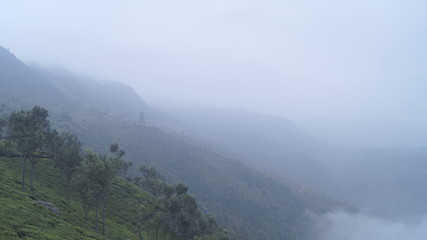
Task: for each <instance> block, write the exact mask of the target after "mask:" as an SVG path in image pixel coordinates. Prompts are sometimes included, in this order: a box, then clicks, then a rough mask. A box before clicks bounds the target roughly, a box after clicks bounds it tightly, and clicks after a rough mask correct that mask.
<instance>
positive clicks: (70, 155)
mask: <svg viewBox="0 0 427 240" xmlns="http://www.w3.org/2000/svg"><path fill="white" fill-rule="evenodd" d="M58 141H59V142H60V145H59V147H58V149H57V154H55V155H56V159H55V164H56V166H57V167H58V168H59V169H61V171H62V174H63V176H64V179H65V190H66V192H67V202H68V203H69V202H70V191H71V188H70V182H71V177H72V176H73V175H74V174H75V172H76V170H77V167H78V166H79V165H80V163H81V162H82V160H83V158H82V156H81V144H80V142H79V141H78V140H77V137H76V136H74V135H71V134H70V133H68V132H63V133H61V135H60V136H59V137H58Z"/></svg>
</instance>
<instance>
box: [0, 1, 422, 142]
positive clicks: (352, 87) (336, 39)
mask: <svg viewBox="0 0 427 240" xmlns="http://www.w3.org/2000/svg"><path fill="white" fill-rule="evenodd" d="M426 9H427V3H426V2H425V1H415V0H414V1H403V0H394V1H384V0H375V1H366V0H364V1H344V2H343V1H315V0H305V1H297V2H295V1H275V0H267V1H258V0H245V1H243V0H232V1H229V0H227V1H225V0H224V1H222V0H220V1H218V0H216V1H196V0H184V1H167V0H160V1H101V0H94V1H82V0H76V1H54V0H40V1H19V2H18V1H11V0H6V1H2V2H1V3H0V35H1V43H0V44H2V45H3V46H5V47H6V48H9V49H10V50H11V51H12V52H14V53H15V54H16V55H17V56H19V57H20V58H21V59H24V60H27V61H37V62H43V63H47V64H50V63H55V64H61V65H63V66H65V67H67V68H69V69H70V70H72V71H75V72H79V73H82V74H87V75H91V76H93V77H97V78H101V79H107V80H115V81H123V82H125V83H128V84H130V85H131V86H133V87H134V88H135V89H136V90H137V91H138V92H139V93H140V94H141V96H142V97H143V98H144V99H145V100H146V101H148V102H150V101H158V100H162V101H170V102H184V103H194V102H197V103H199V104H204V105H212V106H217V107H227V108H245V109H250V110H253V111H258V112H264V113H273V114H278V115H281V116H284V117H287V118H290V119H292V120H294V121H295V122H296V123H297V124H298V125H300V126H302V127H303V128H305V129H307V130H308V131H309V132H311V133H313V134H315V135H317V136H319V137H320V138H323V139H326V140H328V141H330V142H332V143H336V144H350V145H400V144H414V145H422V144H423V143H424V142H425V141H426V138H424V137H422V136H423V135H422V134H418V135H420V136H418V135H417V134H416V135H417V136H416V137H414V138H412V137H411V136H412V133H414V132H419V131H424V130H425V129H427V125H426V124H425V123H426V122H427V121H426V120H427V115H426V114H427V111H426V110H427V109H426V106H425V104H424V103H425V101H426V100H427V99H426V98H427V97H426V95H425V91H424V89H426V87H427V86H426V85H427V82H426V81H425V80H424V79H425V77H426V76H427V73H426V71H427V70H426V68H425V64H426V62H427V48H426V47H425V44H424V43H425V42H426V40H427V31H426V27H425V26H426V24H425V23H426V17H425V16H427V14H426V11H427V10H426ZM378 123H379V124H378ZM384 124H385V125H387V126H391V125H392V126H393V127H394V128H393V129H396V132H393V133H392V134H391V136H390V134H389V135H384V131H387V129H388V128H385V129H381V130H378V131H369V130H368V131H360V129H366V128H368V129H369V128H374V127H375V126H377V125H380V126H382V125H384ZM347 126H352V128H347ZM342 128H347V129H346V135H344V134H343V131H342V130H341V129H342ZM325 129H326V130H325ZM413 129H416V131H413ZM418 130H419V131H418ZM402 132H403V133H402ZM408 134H409V135H410V136H409V137H408V136H407V135H408ZM349 135H350V136H351V137H348V136H349ZM402 136H403V137H402ZM367 139H371V141H369V142H368V141H366V140H367Z"/></svg>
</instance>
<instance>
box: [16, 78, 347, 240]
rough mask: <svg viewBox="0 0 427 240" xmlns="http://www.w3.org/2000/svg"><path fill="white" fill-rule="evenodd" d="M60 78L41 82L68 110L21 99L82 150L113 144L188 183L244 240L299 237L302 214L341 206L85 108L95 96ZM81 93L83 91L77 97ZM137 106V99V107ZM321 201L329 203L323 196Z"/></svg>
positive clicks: (191, 145)
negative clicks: (75, 138)
mask: <svg viewBox="0 0 427 240" xmlns="http://www.w3.org/2000/svg"><path fill="white" fill-rule="evenodd" d="M46 74H47V75H49V73H44V76H46ZM38 75H39V76H40V73H38ZM29 77H30V76H29ZM57 77H58V79H56V78H57ZM59 78H60V76H54V75H50V77H49V80H48V81H47V80H46V81H47V82H48V83H49V84H50V85H49V86H53V87H54V88H55V89H56V90H55V91H56V92H58V91H59V92H61V93H62V95H61V96H62V97H64V98H67V99H68V100H67V101H77V102H78V103H77V104H75V105H73V107H67V105H66V104H62V103H61V102H58V103H55V104H51V103H47V104H43V102H38V101H31V99H26V98H25V94H24V95H22V96H21V97H20V100H21V101H22V102H26V104H31V103H33V104H34V103H39V104H43V106H46V107H47V108H49V110H50V113H51V116H52V122H53V123H54V125H55V126H56V127H57V128H59V129H63V130H69V131H71V132H74V133H76V134H78V135H79V137H80V139H81V140H82V141H83V143H84V145H85V146H86V147H89V148H91V149H94V150H95V151H96V152H101V151H105V146H108V145H109V144H110V143H111V142H118V143H120V145H121V146H122V147H123V148H124V149H126V151H127V156H128V158H129V159H130V160H132V161H133V162H134V166H135V167H136V168H138V167H139V165H140V164H141V163H142V164H145V165H148V166H154V167H156V168H158V169H159V170H160V172H161V173H162V174H164V175H165V177H166V178H167V179H168V181H170V182H172V183H179V182H183V183H184V184H186V185H188V186H189V188H190V192H191V193H192V194H193V195H194V196H195V197H196V198H197V199H198V200H200V201H201V205H202V207H203V208H204V209H205V211H206V212H208V213H212V214H213V215H215V217H216V218H217V219H218V220H219V222H220V223H221V224H222V225H224V226H227V227H228V228H230V229H232V230H233V231H235V232H237V233H239V234H241V235H242V236H243V237H244V238H245V239H273V240H274V239H277V240H282V239H295V240H297V239H304V238H305V237H306V235H307V232H308V230H309V227H310V225H309V221H308V218H307V215H306V213H307V211H314V212H318V213H323V212H324V211H330V210H333V209H334V208H335V207H341V206H345V204H344V205H340V204H330V205H328V207H327V208H323V209H322V210H321V211H320V210H319V209H320V207H317V206H314V205H315V203H314V204H313V202H312V203H311V204H308V203H309V201H307V199H302V198H301V197H300V196H299V195H298V194H297V193H296V192H295V191H293V190H292V189H291V188H289V187H288V186H287V185H286V184H283V183H281V182H279V181H276V180H275V179H273V178H272V177H269V176H267V175H264V174H261V173H259V172H258V171H256V170H253V169H251V168H249V167H247V166H245V165H243V164H241V163H240V162H239V161H237V160H236V159H235V158H231V157H227V156H225V155H223V154H220V153H218V152H217V151H215V150H213V149H210V148H209V147H204V146H200V145H198V144H195V143H194V142H189V141H187V140H186V139H183V138H182V137H180V136H177V135H173V134H168V133H165V132H164V131H161V130H159V129H158V128H156V127H152V126H149V125H146V124H143V123H141V122H138V121H133V120H132V119H130V118H127V117H120V116H118V113H117V114H114V113H113V114H112V113H111V112H110V111H106V109H103V108H102V107H100V106H95V107H93V106H90V104H87V102H85V101H87V100H84V96H85V95H84V94H87V95H91V96H97V95H96V94H93V95H92V92H90V91H88V88H85V87H84V86H82V85H81V84H78V81H75V80H73V79H64V78H62V79H59ZM43 81H45V79H43ZM61 81H62V82H61ZM73 81H75V82H76V83H73ZM67 84H69V86H68V87H67ZM71 89H73V90H71ZM82 89H83V90H84V91H88V92H86V93H81V91H82ZM20 91H27V92H30V91H33V89H31V88H26V87H25V85H24V86H21V88H20ZM73 91H74V92H73ZM106 91H107V90H106ZM12 94H13V92H12ZM76 94H77V95H78V94H83V95H82V98H81V99H83V100H81V99H80V98H79V97H75V96H76ZM87 95H86V96H87ZM73 96H74V97H73ZM58 101H60V100H58ZM79 101H80V102H79ZM99 101H102V98H101V99H100V100H99ZM88 102H91V103H93V101H89V100H88ZM140 103H141V101H139V100H138V102H137V103H136V105H138V104H140ZM57 104H60V105H61V104H62V106H63V108H61V109H58V108H55V107H54V106H56V105H57ZM24 106H25V105H24ZM271 131H274V129H271ZM259 156H260V157H262V155H259ZM266 159H268V156H266ZM322 199H323V200H324V201H329V202H330V200H329V199H328V198H326V197H325V198H322Z"/></svg>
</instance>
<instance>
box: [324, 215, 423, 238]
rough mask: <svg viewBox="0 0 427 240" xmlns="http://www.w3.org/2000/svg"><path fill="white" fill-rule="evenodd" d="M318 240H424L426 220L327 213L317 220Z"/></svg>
mask: <svg viewBox="0 0 427 240" xmlns="http://www.w3.org/2000/svg"><path fill="white" fill-rule="evenodd" d="M317 230H318V231H319V233H320V234H319V235H318V238H317V239H318V240H425V239H427V219H426V218H424V219H423V220H422V221H419V222H417V223H403V222H392V221H387V220H383V219H379V218H374V217H370V216H367V215H363V214H348V213H344V212H336V213H329V214H326V215H324V216H323V217H322V218H321V219H319V222H318V225H317Z"/></svg>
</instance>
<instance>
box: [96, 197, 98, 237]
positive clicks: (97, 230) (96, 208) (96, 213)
mask: <svg viewBox="0 0 427 240" xmlns="http://www.w3.org/2000/svg"><path fill="white" fill-rule="evenodd" d="M95 230H96V231H97V232H98V204H97V205H96V207H95Z"/></svg>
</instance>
